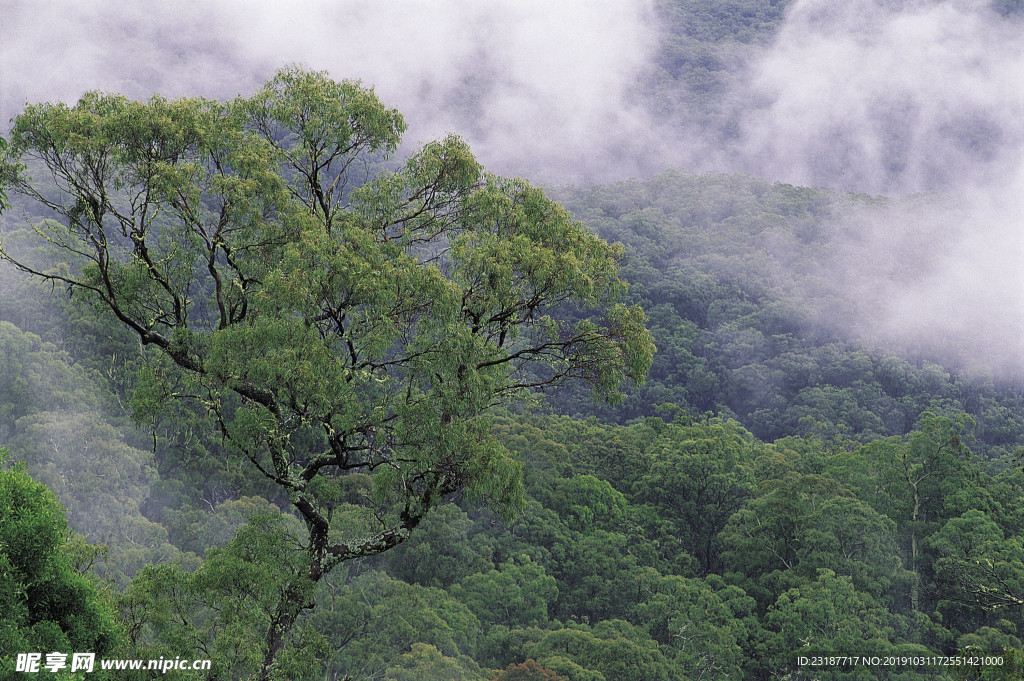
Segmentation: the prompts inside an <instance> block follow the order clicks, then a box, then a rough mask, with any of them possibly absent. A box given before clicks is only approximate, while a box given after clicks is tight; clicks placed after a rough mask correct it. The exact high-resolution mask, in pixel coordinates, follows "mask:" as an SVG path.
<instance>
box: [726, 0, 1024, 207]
mask: <svg viewBox="0 0 1024 681" xmlns="http://www.w3.org/2000/svg"><path fill="white" fill-rule="evenodd" d="M1021 73H1024V39H1022V33H1021V31H1020V26H1019V25H1018V24H1015V23H1013V22H1007V21H1005V20H1003V19H1001V18H1000V17H999V16H998V15H996V14H995V13H994V12H992V11H991V10H990V9H989V6H988V3H985V2H972V1H967V0H964V1H952V0H950V1H945V2H934V1H932V2H883V1H879V0H844V1H843V2H837V1H836V0H800V1H799V2H796V3H794V4H793V6H792V7H791V8H790V10H789V13H788V15H787V19H786V22H785V24H784V25H783V27H782V28H781V30H780V31H779V33H778V35H777V37H776V40H775V42H774V44H773V45H772V47H771V49H770V50H768V51H767V52H766V53H765V54H764V55H763V56H762V57H761V58H760V59H758V60H757V61H756V62H755V63H753V64H752V65H751V67H750V73H749V79H748V80H747V81H746V82H744V84H743V88H745V90H746V95H745V96H743V97H742V98H741V100H742V101H743V102H745V103H746V106H750V103H751V102H753V103H755V105H754V106H753V107H751V108H750V109H749V110H747V111H745V112H743V113H742V116H741V121H742V123H741V129H742V149H741V150H740V155H741V157H742V158H743V159H744V163H745V164H748V165H749V166H750V167H751V168H752V169H754V170H755V171H756V172H757V173H758V174H759V175H761V176H766V177H778V178H784V179H785V180H786V181H789V182H793V183H797V184H826V185H831V186H838V187H841V188H843V189H851V190H856V191H865V192H874V193H895V192H914V191H931V190H945V189H949V188H959V187H964V186H967V185H978V186H987V185H991V184H993V183H997V184H1001V183H1002V182H1003V178H1004V177H1005V176H1006V175H1007V174H1012V173H1013V172H1015V169H1016V168H1017V167H1018V165H1019V163H1020V152H1021V150H1022V146H1024V128H1022V127H1021V125H1020V121H1021V120H1024V81H1022V79H1021V77H1020V74H1021Z"/></svg>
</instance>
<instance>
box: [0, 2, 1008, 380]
mask: <svg viewBox="0 0 1024 681" xmlns="http://www.w3.org/2000/svg"><path fill="white" fill-rule="evenodd" d="M748 4H749V5H750V6H752V7H753V6H754V5H756V4H757V3H756V2H753V0H751V2H750V3H748ZM735 5H736V3H733V4H732V5H728V7H727V6H726V5H724V4H723V5H722V7H724V8H726V9H728V8H729V7H731V8H733V9H735ZM726 9H722V12H725V11H726ZM4 20H5V21H4V40H3V41H2V43H0V118H2V119H3V120H4V121H6V120H7V119H9V118H11V117H12V116H14V115H15V114H16V113H17V112H18V111H19V110H20V109H21V107H22V106H23V104H24V103H25V102H26V101H52V100H65V101H69V102H73V101H74V100H75V99H77V97H78V96H80V95H81V93H82V92H84V91H86V90H92V89H103V90H110V91H118V92H124V93H126V94H128V95H130V96H133V97H139V98H144V97H148V96H149V95H150V94H152V93H154V92H161V93H164V94H166V95H170V96H177V95H185V94H188V95H204V96H209V97H231V96H234V95H236V94H239V93H247V92H251V91H252V90H254V89H255V88H256V87H258V85H259V84H260V83H262V82H263V81H265V80H266V79H267V78H268V77H269V76H270V75H271V74H272V73H273V71H274V69H276V68H278V67H279V66H281V65H284V64H289V63H303V64H305V65H308V66H310V67H312V68H316V69H324V70H327V71H329V72H330V73H331V74H332V75H333V76H334V77H336V78H356V79H361V80H363V81H364V83H366V84H369V85H373V86H374V87H375V88H376V91H377V93H378V94H379V95H380V96H381V98H382V99H383V100H384V101H385V102H386V103H388V104H389V105H392V106H397V107H398V108H399V109H400V110H401V111H402V112H403V113H404V114H405V115H406V117H407V118H408V120H409V122H410V124H411V128H410V131H409V133H408V134H407V140H409V143H410V145H411V146H416V145H418V144H420V143H423V142H425V141H427V140H429V139H432V138H435V137H437V136H439V135H441V134H444V133H445V132H447V131H454V132H459V133H461V134H463V135H464V136H466V137H467V138H468V139H469V141H470V143H471V145H472V147H473V149H474V151H475V152H476V153H477V155H478V156H479V158H480V159H481V161H483V162H484V164H485V165H486V166H488V167H489V168H491V169H493V170H495V171H498V172H501V173H505V174H517V175H526V176H528V177H530V178H532V179H534V180H535V181H541V182H550V183H559V184H566V183H579V182H588V181H610V180H614V179H622V178H628V177H638V176H640V177H642V176H649V175H652V174H654V173H656V172H660V171H662V170H665V169H667V168H670V167H676V168H682V169H684V170H689V171H699V170H717V171H725V172H746V173H749V174H752V175H755V176H758V177H762V178H765V179H768V180H773V181H774V180H779V181H784V182H790V183H794V184H803V185H826V186H831V187H835V188H837V189H840V190H845V191H859V192H870V193H878V194H895V195H899V194H912V193H915V192H940V193H941V194H942V195H943V198H942V200H941V201H939V200H938V199H934V200H929V201H926V202H909V203H908V202H900V203H898V204H896V207H894V208H890V209H888V211H887V212H886V213H885V214H879V213H877V212H875V213H870V214H867V213H866V214H863V215H850V216H844V217H843V218H842V220H844V221H845V222H844V229H845V230H846V232H847V233H849V234H850V238H849V240H848V241H847V242H845V243H843V244H842V245H841V247H837V252H836V253H835V254H834V257H832V258H831V259H830V260H829V261H828V263H823V267H824V266H827V267H829V268H832V272H833V274H834V279H835V281H842V282H845V283H846V285H847V286H846V289H845V291H846V293H845V294H843V295H845V296H846V297H847V302H848V303H849V306H850V307H852V308H856V309H857V310H860V313H859V314H858V315H857V316H855V317H853V318H852V321H851V326H852V327H855V329H854V330H856V331H857V332H858V333H860V334H861V335H864V336H868V335H870V336H872V337H874V338H894V337H911V336H917V337H924V336H927V337H929V338H932V339H938V340H937V342H939V343H943V342H948V343H949V344H951V345H956V346H958V347H966V348H977V352H978V353H979V355H986V354H992V355H993V356H998V357H999V358H1000V359H999V361H1000V362H1003V363H1007V362H1008V363H1011V364H1012V363H1013V362H1017V363H1018V364H1020V365H1024V339H1022V338H1024V337H1022V333H1024V331H1022V327H1024V323H1022V320H1024V309H1022V302H1021V301H1024V282H1022V281H1021V276H1022V275H1021V272H1022V271H1024V267H1021V265H1020V263H1021V262H1024V258H1022V256H1024V253H1022V250H1024V249H1022V245H1021V239H1022V236H1021V235H1022V231H1024V228H1022V222H1024V218H1022V216H1024V206H1022V205H1021V200H1022V199H1021V198H1020V197H1024V171H1022V166H1021V159H1024V127H1022V126H1021V124H1020V123H1021V121H1022V120H1024V79H1021V77H1020V74H1022V73H1024V31H1021V30H1020V29H1021V25H1020V23H1019V22H1014V21H1008V20H1006V19H1004V18H1002V17H1000V16H999V15H997V14H996V13H995V12H993V11H992V10H991V8H990V6H989V2H988V1H987V0H984V1H983V0H796V1H795V2H793V3H791V4H790V5H789V7H788V9H787V13H786V16H785V21H784V22H783V24H782V25H781V26H780V27H779V28H778V30H777V31H776V33H775V35H774V38H773V39H772V40H771V41H769V42H768V43H767V44H766V45H764V46H763V47H758V46H757V43H756V42H755V43H750V44H742V45H741V44H739V43H730V42H728V41H724V42H722V41H719V42H717V43H715V44H714V45H711V44H710V43H709V44H708V47H707V48H706V49H708V50H718V52H715V53H714V54H717V55H718V57H719V58H720V64H719V66H720V67H721V68H722V70H721V71H719V72H711V71H709V74H712V75H713V74H715V73H717V75H716V76H714V77H721V78H722V80H721V83H722V84H723V86H722V88H721V89H719V90H717V91H716V92H717V95H716V97H715V98H714V101H710V102H709V101H706V100H705V101H704V102H703V105H705V106H707V107H709V111H710V113H708V111H703V112H701V111H698V110H696V109H693V108H686V107H687V106H689V105H688V104H686V103H687V102H690V103H692V102H693V101H695V98H694V97H689V96H687V95H688V93H679V92H664V91H662V92H660V93H658V97H660V99H658V101H659V102H660V104H659V105H657V106H656V105H655V104H654V103H653V102H654V100H653V99H651V98H650V97H645V96H644V95H643V93H642V92H641V91H640V90H639V89H638V88H639V87H640V86H644V87H646V86H648V85H658V84H659V83H660V85H658V86H659V87H663V88H664V87H668V86H667V85H666V82H668V83H669V84H670V85H671V87H677V88H678V87H681V85H680V84H679V83H681V82H683V81H671V80H670V81H664V80H662V81H659V80H658V77H657V75H656V74H657V69H658V68H659V66H658V65H657V64H656V63H655V62H656V59H657V55H658V54H659V52H658V49H659V40H663V39H664V38H665V36H664V35H663V34H662V32H661V31H662V28H661V26H660V25H659V23H658V22H659V15H658V14H657V8H656V6H655V4H654V0H628V1H618V0H616V1H613V0H596V1H595V0H560V1H559V2H550V1H549V0H486V1H484V0H435V1H431V2H427V1H426V0H394V1H392V2H387V3H382V2H377V1H376V0H344V1H341V2H337V1H328V0H301V1H295V2H289V3H280V2H272V1H269V0H264V1H263V2H241V1H238V0H230V1H228V0H224V1H221V2H216V3H209V2H198V1H195V0H168V1H165V2H161V3H145V4H144V5H142V4H139V3H130V2H106V3H93V2H84V1H81V2H79V1H74V0H64V1H59V2H58V1H49V2H47V1H46V0H41V1H39V2H28V0H7V1H6V2H5V3H4ZM698 38H699V36H684V39H685V40H689V41H691V42H692V41H694V40H697V39H698ZM688 44H689V43H688ZM701 49H705V48H701ZM694 54H696V53H694ZM701 54H703V53H701ZM652 74H655V75H654V76H652ZM709 77H710V76H709ZM689 94H692V93H689ZM696 99H699V97H697V98H696ZM922 206H928V207H927V208H924V207H922ZM936 206H941V208H936ZM858 230H859V231H858ZM904 264H905V267H904ZM901 267H903V269H901ZM908 268H909V269H908ZM911 271H913V272H914V273H915V274H914V276H913V277H908V276H904V275H905V274H906V273H907V272H911ZM901 272H902V273H903V274H900V273H901Z"/></svg>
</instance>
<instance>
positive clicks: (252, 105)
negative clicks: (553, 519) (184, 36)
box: [0, 68, 654, 678]
mask: <svg viewBox="0 0 1024 681" xmlns="http://www.w3.org/2000/svg"><path fill="white" fill-rule="evenodd" d="M404 128H405V123H404V121H403V119H402V118H401V116H400V115H399V114H398V113H397V112H396V111H394V110H391V109H387V108H386V107H384V106H383V105H382V104H381V103H380V102H379V100H378V99H377V98H376V97H375V95H374V94H373V92H372V91H371V90H368V89H366V88H363V87H362V86H360V85H359V84H357V83H352V82H347V81H346V82H341V83H338V82H335V81H332V80H330V79H329V78H327V76H326V75H324V74H322V73H315V72H309V71H305V70H302V69H299V68H287V69H283V70H281V71H279V72H278V74H277V75H276V76H275V77H274V79H273V80H271V81H270V82H269V83H267V85H266V86H265V87H263V88H262V89H261V90H259V91H258V92H257V93H256V94H255V95H253V96H252V97H249V98H244V99H238V100H235V101H233V102H230V103H220V102H213V101H208V100H201V99H181V100H174V101H170V100H166V99H163V98H161V97H154V98H152V99H151V100H150V101H148V102H146V103H139V102H133V101H130V100H128V99H127V98H125V97H121V96H116V95H108V94H102V93H95V92H93V93H88V94H86V95H85V96H84V97H83V98H82V99H81V100H80V101H79V102H78V104H77V105H75V106H74V107H68V106H66V105H64V104H39V105H30V106H28V107H27V108H26V109H25V111H24V112H23V113H22V114H21V115H20V116H18V117H17V118H16V119H15V120H14V126H13V129H12V131H11V136H10V149H9V153H8V154H7V155H5V158H4V163H3V168H2V178H3V182H4V183H5V184H7V185H8V186H10V188H11V189H12V190H13V191H14V192H17V193H19V194H21V195H23V196H25V197H28V198H29V199H31V200H33V201H35V202H36V203H37V204H39V205H41V206H43V207H44V208H46V209H48V210H49V211H50V212H52V214H54V215H55V216H57V217H59V218H60V220H59V221H49V222H44V223H40V224H39V225H37V226H35V228H34V229H35V230H36V232H37V234H38V235H39V237H41V238H42V239H44V240H45V241H46V242H47V243H49V244H51V245H53V246H55V247H57V248H59V249H63V250H64V251H66V252H67V253H68V255H69V257H74V258H77V259H81V260H84V263H85V264H84V265H83V266H82V267H81V268H80V269H77V268H76V269H70V270H58V271H53V270H48V269H41V268H39V267H38V266H35V265H33V263H32V262H30V261H27V260H24V259H19V258H18V256H16V255H15V254H14V253H12V252H11V251H10V250H9V249H6V248H5V249H4V250H2V251H0V252H2V254H3V256H4V257H5V258H6V259H8V260H10V261H11V262H12V263H14V264H15V265H16V266H17V267H18V268H19V269H21V270H23V271H25V272H27V273H29V274H31V275H33V276H35V277H37V278H39V279H41V280H43V281H47V282H50V283H52V284H59V285H61V286H63V287H66V288H67V289H68V290H69V291H70V292H71V293H73V294H74V293H78V294H81V295H84V296H85V297H87V298H88V299H90V300H91V301H94V302H95V303H97V304H99V305H101V306H102V307H103V308H105V310H106V313H107V314H108V315H110V319H111V320H113V319H116V320H117V322H118V323H119V324H121V325H123V326H125V327H127V328H128V329H130V330H131V331H133V332H134V333H135V334H137V336H138V338H139V340H140V341H141V342H142V344H143V345H144V346H152V347H154V348H157V349H158V350H159V351H160V353H161V354H162V356H163V357H164V358H166V359H169V360H171V362H172V363H173V365H172V368H173V369H174V371H173V372H172V377H171V379H169V380H166V381H165V380H164V379H162V378H161V373H162V372H150V374H149V386H148V387H147V388H146V390H145V391H144V392H143V394H144V395H147V396H149V399H150V401H149V402H148V403H147V401H146V400H142V402H141V404H139V403H137V408H139V409H141V411H142V412H143V413H152V412H155V411H157V410H158V409H159V407H160V404H159V402H157V403H154V402H152V400H153V399H157V400H158V401H162V399H163V398H174V397H175V396H184V395H188V396H191V398H192V399H195V400H198V401H199V402H200V403H201V404H202V405H203V406H204V407H205V408H206V409H207V410H208V411H209V412H210V413H211V414H212V415H213V416H214V417H215V420H216V422H217V424H218V427H219V429H220V431H221V433H222V435H223V437H224V439H225V440H226V441H227V442H228V443H229V444H230V446H231V447H232V448H234V449H235V450H236V451H238V452H240V453H241V454H243V455H244V456H245V457H246V458H248V459H249V460H250V461H251V464H252V465H253V466H254V467H255V469H256V470H258V471H260V472H261V473H262V474H263V475H264V476H266V477H267V478H269V479H270V480H272V481H273V482H274V483H276V484H277V485H278V486H279V489H280V493H281V494H282V495H284V496H285V497H286V498H287V500H288V503H289V504H290V505H291V507H292V508H293V509H294V510H295V511H296V512H297V513H298V514H299V515H300V516H301V517H302V519H303V522H304V523H305V525H306V528H307V532H308V541H307V544H306V546H307V553H306V560H307V564H306V565H304V566H300V567H296V568H295V576H294V579H293V581H292V582H290V583H289V585H288V587H287V588H286V589H284V590H283V591H282V592H281V594H280V600H279V603H278V605H277V612H276V614H275V615H273V616H272V617H271V619H270V624H269V629H268V633H267V637H266V643H265V644H264V646H263V648H264V655H265V657H264V662H263V665H262V671H261V672H260V676H261V677H262V678H269V675H270V674H272V673H273V668H274V666H275V664H276V663H275V659H276V657H277V655H278V653H279V652H280V651H281V649H282V648H283V647H284V646H285V644H286V642H287V638H288V634H289V632H290V630H291V628H292V627H293V625H294V624H295V622H296V620H297V619H298V617H299V615H300V613H301V612H302V611H303V610H305V609H307V608H309V607H311V606H312V601H311V600H310V597H309V595H308V594H309V593H311V592H312V590H313V588H314V585H315V583H316V582H318V581H319V580H320V579H321V578H322V577H323V575H325V574H327V573H329V572H330V571H331V570H332V569H333V568H334V567H335V566H337V565H338V564H340V563H341V562H343V561H346V560H350V559H353V558H358V557H361V556H367V555H373V554H376V553H380V552H383V551H386V550H388V549H390V548H393V547H394V546H396V545H397V544H399V543H401V542H402V541H404V540H405V539H406V538H407V537H408V536H409V533H410V532H411V531H412V530H413V529H414V528H415V527H416V525H417V524H418V523H419V522H420V520H421V519H422V518H423V516H424V515H425V514H426V513H427V512H428V511H429V509H430V508H431V507H432V506H434V505H435V504H436V503H438V502H439V501H441V500H443V499H444V498H445V497H447V496H449V495H452V494H454V493H456V492H462V491H465V493H466V494H467V495H469V496H470V497H472V498H474V499H476V500H478V501H482V502H485V503H488V504H490V505H492V506H493V507H494V508H496V509H497V510H499V511H500V512H502V513H504V514H511V513H514V512H515V511H517V510H518V509H519V507H520V506H521V504H522V500H521V494H522V493H521V487H520V483H519V468H518V466H517V465H515V463H514V462H513V461H512V460H511V459H510V458H509V457H508V454H507V451H506V450H505V449H504V448H503V447H502V446H501V445H500V444H499V443H498V442H496V441H495V440H493V439H492V438H491V437H490V435H489V432H488V422H487V421H486V420H485V419H484V418H483V414H484V412H485V411H486V410H487V409H488V408H490V407H491V406H493V405H494V404H495V403H500V402H505V401H509V400H513V399H515V398H517V397H520V396H524V395H525V394H526V393H527V392H528V391H529V390H530V389H531V388H534V387H540V386H544V385H548V384H553V383H557V382H560V381H561V380H563V379H567V378H574V377H575V378H582V379H585V380H587V381H588V382H589V383H591V385H592V386H593V389H594V390H595V392H596V393H597V394H598V395H601V396H604V397H606V398H608V399H610V400H614V399H616V398H617V396H618V394H619V393H618V388H619V386H620V384H621V383H622V382H623V381H625V380H627V379H631V380H633V381H634V382H641V381H642V380H643V377H644V376H645V374H646V371H647V368H648V367H649V366H650V361H651V357H652V354H653V351H654V346H653V343H652V342H651V341H650V338H649V334H648V333H647V331H646V329H645V328H644V314H643V312H642V311H641V310H640V309H639V308H638V307H626V306H623V305H621V304H618V303H615V302H614V299H615V297H616V296H617V295H618V294H619V293H620V292H621V290H622V284H621V282H620V281H619V279H618V277H617V275H616V270H617V264H618V261H619V260H620V259H621V255H622V253H621V249H620V248H617V247H613V246H609V245H608V244H606V243H605V242H603V241H602V240H600V239H599V238H598V237H596V236H594V235H593V234H591V233H590V232H588V231H587V230H585V229H583V228H582V226H581V225H579V224H578V223H576V222H574V221H573V220H572V219H571V218H570V216H569V215H568V213H567V212H566V211H565V210H564V209H562V208H561V207H559V206H558V205H557V204H555V203H554V202H552V201H551V200H549V199H548V198H547V197H545V196H544V194H543V193H542V192H540V191H539V190H537V189H535V188H533V187H530V186H529V185H528V184H526V183H525V182H522V181H520V180H506V179H502V178H499V177H496V176H493V175H489V174H486V173H484V172H483V171H482V169H481V168H480V166H479V164H478V163H477V162H476V160H475V159H474V158H473V156H472V155H471V154H470V152H469V149H468V147H467V146H466V144H465V143H464V142H463V141H462V140H461V139H459V138H456V137H449V138H446V139H444V140H442V141H439V142H433V143H430V144H428V145H426V146H425V147H424V148H423V150H422V151H420V152H419V153H417V154H414V155H413V156H412V157H410V158H409V159H408V161H407V162H406V163H405V165H404V166H403V167H402V168H401V169H399V170H398V171H397V172H385V171H382V172H377V173H374V174H372V175H371V174H368V173H362V174H361V173H360V170H362V169H365V168H369V167H370V166H372V161H373V160H374V159H375V158H377V157H375V156H374V155H375V154H383V155H387V154H389V153H392V152H393V151H394V150H395V149H396V147H397V144H398V140H399V137H400V135H401V133H402V132H403V131H404ZM29 162H30V163H33V164H37V165H41V166H42V167H43V169H44V173H45V177H47V178H48V180H49V182H50V184H42V183H37V182H35V181H33V180H32V179H31V178H30V177H29V176H28V174H27V173H26V172H25V171H26V166H25V163H29ZM54 186H55V187H56V194H54V192H53V191H51V189H52V187H54ZM570 303H575V304H578V305H584V306H588V307H590V308H593V307H598V308H600V311H601V312H603V315H602V316H603V319H596V320H595V319H590V318H589V317H584V318H580V319H579V320H578V321H576V323H575V324H568V323H566V322H565V321H564V320H559V319H558V318H557V317H556V316H553V315H554V314H557V311H558V308H559V306H562V305H566V304H570ZM171 382H176V383H177V384H178V386H175V388H171V387H170V383H171ZM161 383H167V384H168V388H167V389H165V390H160V389H159V385H160V384H161ZM154 384H155V385H154ZM179 387H180V389H178V388H179ZM352 473H364V474H371V475H372V476H373V489H374V493H373V495H372V497H370V498H368V499H367V500H366V501H367V503H368V504H370V505H372V506H374V507H376V509H377V517H378V519H379V520H380V526H379V527H378V528H377V529H376V531H374V532H371V533H369V534H367V535H366V536H363V537H360V538H345V539H341V538H338V537H336V536H334V532H333V530H332V517H333V515H334V514H333V509H334V506H335V504H336V500H337V498H338V490H339V484H340V483H339V479H340V478H343V477H345V476H346V475H349V474H352Z"/></svg>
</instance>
